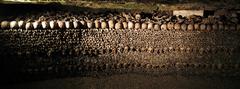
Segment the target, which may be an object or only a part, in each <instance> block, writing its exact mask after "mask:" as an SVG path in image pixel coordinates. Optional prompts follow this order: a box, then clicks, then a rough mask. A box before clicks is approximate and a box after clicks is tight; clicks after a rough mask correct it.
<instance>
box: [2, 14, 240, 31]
mask: <svg viewBox="0 0 240 89" xmlns="http://www.w3.org/2000/svg"><path fill="white" fill-rule="evenodd" d="M239 22H240V20H239V18H238V16H237V15H233V16H230V17H229V16H228V17H226V16H209V17H207V18H204V17H201V16H195V15H192V16H189V17H182V16H171V15H168V14H162V13H151V14H146V13H141V14H140V13H134V14H132V13H124V12H122V13H113V14H112V13H107V14H106V13H104V14H98V15H95V14H93V13H83V14H78V15H74V14H72V13H65V14H60V13H54V14H51V13H47V14H46V15H45V14H44V15H35V16H31V19H29V18H26V20H19V18H17V19H15V20H3V21H1V29H26V30H31V29H87V28H88V29H92V28H96V29H100V28H101V29H106V28H109V29H155V30H183V31H185V30H186V31H193V30H199V31H212V30H239V29H240V24H239Z"/></svg>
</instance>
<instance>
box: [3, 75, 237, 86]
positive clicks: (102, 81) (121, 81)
mask: <svg viewBox="0 0 240 89" xmlns="http://www.w3.org/2000/svg"><path fill="white" fill-rule="evenodd" d="M238 83H239V82H238V80H237V79H233V80H232V79H226V78H214V77H209V78H207V77H184V76H178V75H174V76H168V75H167V76H151V75H140V74H122V75H113V76H108V77H74V78H63V79H52V80H45V81H35V82H31V83H22V84H15V85H7V86H6V87H5V88H4V89H8V88H9V89H10V88H13V89H146V88H147V89H238V88H240V86H239V85H238Z"/></svg>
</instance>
